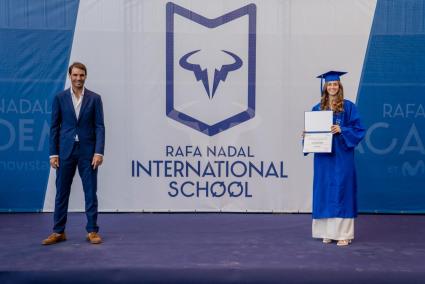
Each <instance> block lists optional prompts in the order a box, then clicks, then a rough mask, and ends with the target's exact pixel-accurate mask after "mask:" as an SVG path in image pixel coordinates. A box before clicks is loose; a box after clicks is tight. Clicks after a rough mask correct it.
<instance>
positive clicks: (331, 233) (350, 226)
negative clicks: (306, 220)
mask: <svg viewBox="0 0 425 284" xmlns="http://www.w3.org/2000/svg"><path fill="white" fill-rule="evenodd" d="M312 231H313V238H320V239H331V240H337V241H339V240H352V239H354V218H327V219H313V224H312Z"/></svg>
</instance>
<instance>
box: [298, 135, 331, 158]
mask: <svg viewBox="0 0 425 284" xmlns="http://www.w3.org/2000/svg"><path fill="white" fill-rule="evenodd" d="M303 152H304V153H331V152H332V132H318V133H312V132H310V133H305V134H304V147H303Z"/></svg>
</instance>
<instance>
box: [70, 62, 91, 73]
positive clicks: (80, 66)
mask: <svg viewBox="0 0 425 284" xmlns="http://www.w3.org/2000/svg"><path fill="white" fill-rule="evenodd" d="M72 68H78V69H81V70H83V71H84V73H85V74H86V75H87V68H86V65H84V64H83V63H81V62H74V63H72V64H71V66H69V68H68V74H69V75H71V72H72Z"/></svg>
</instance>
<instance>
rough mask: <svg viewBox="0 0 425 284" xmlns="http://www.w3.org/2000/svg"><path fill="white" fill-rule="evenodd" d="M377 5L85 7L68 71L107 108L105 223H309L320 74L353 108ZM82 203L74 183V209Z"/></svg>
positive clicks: (148, 0)
mask: <svg viewBox="0 0 425 284" xmlns="http://www.w3.org/2000/svg"><path fill="white" fill-rule="evenodd" d="M375 5H376V1H375V0H362V1H350V0H344V1H330V0H320V1H313V0H304V1H302V0H301V1H300V0H297V1H295V0H294V1H291V0H286V1H284V0H269V1H237V0H234V1H225V0H203V1H199V0H196V1H195V0H193V1H175V2H166V1H160V0H145V1H124V0H123V1H107V0H104V1H100V0H99V1H81V2H80V7H79V11H78V18H77V26H76V30H75V35H74V42H73V47H72V54H71V62H73V61H81V62H83V63H85V64H86V65H87V67H88V78H87V88H89V89H91V90H93V91H95V92H97V93H99V94H101V95H102V99H103V104H104V112H105V124H106V150H105V160H104V165H103V166H102V167H101V169H100V171H99V177H98V178H99V182H98V197H99V206H100V210H102V211H229V212H245V211H250V212H309V211H311V189H312V167H313V166H312V160H311V158H312V157H310V156H308V157H304V156H303V153H302V147H301V132H302V130H303V123H304V121H303V118H304V111H307V110H310V109H311V107H312V106H313V105H314V104H316V103H317V102H318V101H319V98H320V92H319V86H320V81H319V80H318V79H316V78H315V77H316V76H317V75H318V74H322V73H324V72H326V71H328V70H335V69H336V70H344V71H348V72H349V73H348V74H347V75H345V76H344V79H343V84H344V91H345V95H346V98H348V99H350V100H354V101H355V96H356V94H357V88H358V84H359V80H360V74H361V69H362V64H363V60H364V56H365V51H366V48H367V44H368V37H369V33H370V28H371V23H372V18H373V14H374V9H375ZM54 179H55V175H54V172H51V174H50V178H49V185H48V190H47V194H46V199H45V206H44V210H45V211H51V210H53V204H54V202H53V201H54V194H55V187H54ZM83 199H84V198H83V193H82V189H81V182H80V179H79V178H78V177H76V178H75V179H74V185H73V188H72V193H71V201H70V206H69V208H70V210H78V211H79V210H83V208H84V205H83V204H84V202H83Z"/></svg>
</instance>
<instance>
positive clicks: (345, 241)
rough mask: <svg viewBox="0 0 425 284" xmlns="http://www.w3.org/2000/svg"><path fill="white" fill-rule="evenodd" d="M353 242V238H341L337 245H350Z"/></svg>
mask: <svg viewBox="0 0 425 284" xmlns="http://www.w3.org/2000/svg"><path fill="white" fill-rule="evenodd" d="M349 244H351V240H339V241H338V242H337V243H336V245H337V246H340V247H344V246H348V245H349Z"/></svg>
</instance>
